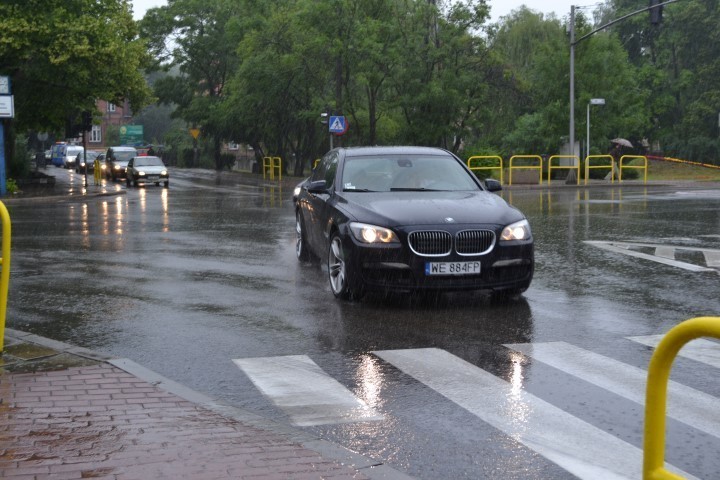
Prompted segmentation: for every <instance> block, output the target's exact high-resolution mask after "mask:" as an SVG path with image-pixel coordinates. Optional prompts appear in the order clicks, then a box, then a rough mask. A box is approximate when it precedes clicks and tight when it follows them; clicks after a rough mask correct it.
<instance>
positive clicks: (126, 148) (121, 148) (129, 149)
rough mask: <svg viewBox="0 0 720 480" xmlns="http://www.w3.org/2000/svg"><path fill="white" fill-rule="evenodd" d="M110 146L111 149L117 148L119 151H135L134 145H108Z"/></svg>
mask: <svg viewBox="0 0 720 480" xmlns="http://www.w3.org/2000/svg"><path fill="white" fill-rule="evenodd" d="M110 148H112V149H113V150H119V151H121V152H122V151H128V152H129V151H132V150H135V151H137V148H135V147H110Z"/></svg>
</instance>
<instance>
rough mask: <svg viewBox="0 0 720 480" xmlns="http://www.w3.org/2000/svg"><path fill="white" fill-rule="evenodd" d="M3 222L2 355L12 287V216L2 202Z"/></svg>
mask: <svg viewBox="0 0 720 480" xmlns="http://www.w3.org/2000/svg"><path fill="white" fill-rule="evenodd" d="M0 217H2V218H1V220H2V258H0V264H2V269H0V353H2V351H3V349H4V348H5V347H4V345H5V343H4V342H5V315H6V314H7V298H8V287H9V285H10V230H11V227H10V214H9V213H8V211H7V208H6V207H5V204H4V203H3V202H0Z"/></svg>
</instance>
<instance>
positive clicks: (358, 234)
mask: <svg viewBox="0 0 720 480" xmlns="http://www.w3.org/2000/svg"><path fill="white" fill-rule="evenodd" d="M350 231H351V232H352V234H353V236H354V237H355V239H357V240H358V241H360V242H363V243H399V242H400V240H398V238H397V236H396V235H395V233H394V232H393V231H392V230H390V229H388V228H383V227H378V226H375V225H368V224H365V223H356V222H353V223H351V224H350Z"/></svg>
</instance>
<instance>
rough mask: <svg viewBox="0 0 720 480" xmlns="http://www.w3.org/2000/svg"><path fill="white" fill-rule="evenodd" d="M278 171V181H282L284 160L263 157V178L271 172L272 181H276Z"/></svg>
mask: <svg viewBox="0 0 720 480" xmlns="http://www.w3.org/2000/svg"><path fill="white" fill-rule="evenodd" d="M276 170H277V172H278V180H282V159H281V158H280V157H263V178H265V175H266V174H267V173H268V172H270V180H275V171H276Z"/></svg>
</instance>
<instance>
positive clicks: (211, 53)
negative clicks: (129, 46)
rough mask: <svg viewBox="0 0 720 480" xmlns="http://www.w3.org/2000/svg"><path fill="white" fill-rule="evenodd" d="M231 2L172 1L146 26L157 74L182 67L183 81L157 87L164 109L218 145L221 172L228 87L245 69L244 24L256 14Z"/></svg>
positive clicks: (151, 14)
mask: <svg viewBox="0 0 720 480" xmlns="http://www.w3.org/2000/svg"><path fill="white" fill-rule="evenodd" d="M244 3H245V2H238V1H231V0H169V1H168V4H167V6H163V7H158V8H153V9H150V10H149V11H148V13H147V14H146V15H145V17H144V18H143V19H142V21H141V31H142V35H143V38H145V39H147V41H148V44H149V46H150V50H151V52H152V53H153V55H154V56H155V58H156V62H157V63H156V66H155V68H164V69H166V70H170V69H171V68H173V67H178V68H177V71H178V72H179V73H178V74H177V75H168V76H165V77H162V78H160V79H158V80H157V81H156V82H155V85H154V87H155V93H156V95H157V96H158V97H159V99H160V101H161V102H162V103H166V104H174V105H175V106H176V109H175V111H174V115H176V116H178V117H179V118H182V119H184V120H185V121H186V122H187V123H188V124H189V125H191V126H194V127H195V126H196V127H198V128H200V129H201V130H202V133H203V136H204V138H207V139H210V141H211V142H212V151H213V157H214V160H215V167H216V168H217V169H218V170H219V169H222V168H223V162H222V159H221V155H220V154H221V147H222V141H223V134H224V125H223V123H222V120H221V118H222V116H221V111H222V103H223V101H224V99H225V96H226V94H227V92H226V84H227V82H228V80H229V79H230V78H231V76H232V74H233V73H234V72H235V70H236V68H237V65H238V63H239V60H238V56H237V53H236V51H235V50H236V48H237V45H238V44H239V41H240V39H241V38H242V35H243V32H242V28H241V26H242V25H241V22H240V18H241V16H242V15H244V14H245V13H246V12H248V11H251V9H250V8H249V5H244Z"/></svg>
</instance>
